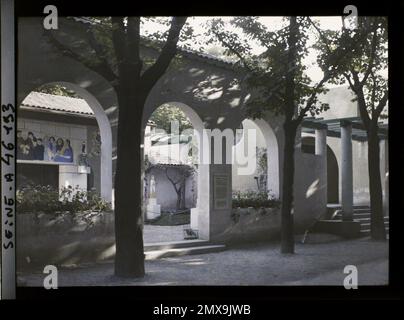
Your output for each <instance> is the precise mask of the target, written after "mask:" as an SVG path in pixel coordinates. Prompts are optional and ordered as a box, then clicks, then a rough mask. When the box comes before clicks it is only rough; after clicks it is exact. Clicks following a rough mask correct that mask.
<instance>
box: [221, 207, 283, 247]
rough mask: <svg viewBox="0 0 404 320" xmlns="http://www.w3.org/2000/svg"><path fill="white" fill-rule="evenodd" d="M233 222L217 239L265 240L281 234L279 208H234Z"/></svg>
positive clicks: (230, 241)
mask: <svg viewBox="0 0 404 320" xmlns="http://www.w3.org/2000/svg"><path fill="white" fill-rule="evenodd" d="M231 217H232V223H231V224H230V225H229V226H228V227H227V228H226V229H225V230H224V231H223V232H222V233H221V234H219V235H217V237H216V239H217V241H221V242H224V243H229V244H231V243H243V242H244V243H245V242H250V241H264V240H271V239H275V238H278V237H279V236H280V227H281V217H280V209H278V208H267V209H264V208H261V209H254V208H234V209H232V211H231Z"/></svg>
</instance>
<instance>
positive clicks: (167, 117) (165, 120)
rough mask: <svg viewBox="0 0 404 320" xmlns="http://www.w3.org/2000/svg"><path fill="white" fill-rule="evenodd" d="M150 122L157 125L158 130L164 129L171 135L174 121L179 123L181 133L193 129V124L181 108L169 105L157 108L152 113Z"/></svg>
mask: <svg viewBox="0 0 404 320" xmlns="http://www.w3.org/2000/svg"><path fill="white" fill-rule="evenodd" d="M150 120H151V121H153V122H154V123H155V124H156V126H157V128H159V129H164V130H165V131H166V132H167V133H171V122H172V121H178V123H179V130H180V133H181V132H183V131H184V130H185V129H190V128H192V124H191V122H190V121H189V120H188V118H187V117H186V116H185V114H184V112H183V111H182V110H181V109H180V108H178V107H175V106H171V105H168V104H165V105H162V106H161V107H159V108H157V109H156V110H155V111H154V112H153V113H152V115H151V117H150Z"/></svg>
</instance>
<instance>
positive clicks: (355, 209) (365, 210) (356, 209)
mask: <svg viewBox="0 0 404 320" xmlns="http://www.w3.org/2000/svg"><path fill="white" fill-rule="evenodd" d="M353 213H354V214H355V213H370V208H354V209H353Z"/></svg>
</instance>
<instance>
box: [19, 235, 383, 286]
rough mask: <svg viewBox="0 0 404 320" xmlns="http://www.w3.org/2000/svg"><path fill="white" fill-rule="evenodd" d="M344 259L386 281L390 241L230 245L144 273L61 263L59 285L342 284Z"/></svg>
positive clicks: (372, 281)
mask: <svg viewBox="0 0 404 320" xmlns="http://www.w3.org/2000/svg"><path fill="white" fill-rule="evenodd" d="M346 265H355V266H356V267H357V268H358V281H359V286H361V285H385V284H387V283H388V242H378V241H371V240H369V239H366V238H365V239H357V240H346V241H335V242H329V243H319V244H307V243H306V244H300V243H298V244H297V245H296V253H295V254H287V255H282V254H280V252H279V243H277V242H272V243H263V244H254V245H244V246H238V247H232V248H228V249H227V250H226V251H223V252H218V253H208V254H201V255H190V256H182V257H171V258H164V259H160V260H151V261H146V262H145V267H146V276H145V277H144V278H142V279H123V278H118V277H115V276H114V275H113V271H114V265H113V263H112V262H108V263H103V264H97V265H88V266H81V267H77V268H74V269H59V280H58V283H59V286H61V287H63V286H127V285H128V286H132V285H157V286H165V285H336V286H341V285H343V279H344V277H345V276H346V275H345V274H344V273H343V269H344V267H345V266H346ZM44 276H45V275H44V274H42V273H35V274H20V282H21V285H24V286H42V283H43V279H44Z"/></svg>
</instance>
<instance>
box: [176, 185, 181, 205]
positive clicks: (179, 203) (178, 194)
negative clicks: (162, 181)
mask: <svg viewBox="0 0 404 320" xmlns="http://www.w3.org/2000/svg"><path fill="white" fill-rule="evenodd" d="M176 192H177V205H176V206H177V210H180V209H181V202H182V190H181V187H180V189H178V191H176Z"/></svg>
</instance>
